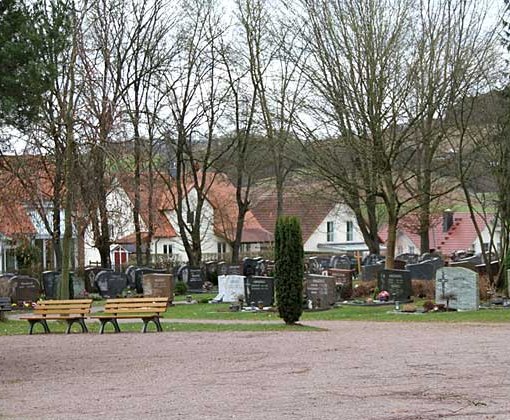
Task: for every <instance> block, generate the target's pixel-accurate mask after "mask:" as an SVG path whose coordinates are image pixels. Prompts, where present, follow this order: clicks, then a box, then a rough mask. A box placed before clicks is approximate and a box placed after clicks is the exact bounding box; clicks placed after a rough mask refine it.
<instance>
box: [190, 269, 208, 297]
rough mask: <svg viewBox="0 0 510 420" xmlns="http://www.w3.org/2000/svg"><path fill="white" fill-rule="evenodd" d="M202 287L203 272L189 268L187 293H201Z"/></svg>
mask: <svg viewBox="0 0 510 420" xmlns="http://www.w3.org/2000/svg"><path fill="white" fill-rule="evenodd" d="M203 285H204V272H203V271H202V270H201V269H200V268H190V270H189V279H188V291H200V292H201V291H202V286H203Z"/></svg>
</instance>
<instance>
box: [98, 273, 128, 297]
mask: <svg viewBox="0 0 510 420" xmlns="http://www.w3.org/2000/svg"><path fill="white" fill-rule="evenodd" d="M96 287H97V288H98V290H99V293H100V294H101V296H103V297H108V298H115V297H117V296H120V295H121V294H122V291H123V290H124V289H125V288H126V287H127V277H126V275H125V274H124V273H116V272H113V271H101V272H100V273H98V274H97V276H96Z"/></svg>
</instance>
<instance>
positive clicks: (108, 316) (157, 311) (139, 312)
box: [90, 297, 168, 334]
mask: <svg viewBox="0 0 510 420" xmlns="http://www.w3.org/2000/svg"><path fill="white" fill-rule="evenodd" d="M167 306H168V298H165V297H162V298H159V297H156V298H124V299H107V300H106V303H105V306H104V314H102V315H94V316H91V317H90V318H93V319H99V320H100V321H101V328H100V330H99V333H100V334H103V333H104V328H105V326H106V324H107V323H108V322H110V323H111V324H112V325H113V328H114V329H115V332H120V327H119V323H118V322H117V320H118V319H134V318H141V319H142V321H143V329H142V332H143V333H145V332H147V326H148V323H149V322H150V321H152V322H154V324H155V325H156V329H157V330H158V332H161V331H163V329H162V328H161V323H160V322H159V318H160V316H161V314H162V313H163V312H165V311H166V308H167Z"/></svg>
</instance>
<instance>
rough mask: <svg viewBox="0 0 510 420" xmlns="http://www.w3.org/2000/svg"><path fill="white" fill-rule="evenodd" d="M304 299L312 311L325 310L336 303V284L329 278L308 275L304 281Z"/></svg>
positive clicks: (333, 279) (332, 278)
mask: <svg viewBox="0 0 510 420" xmlns="http://www.w3.org/2000/svg"><path fill="white" fill-rule="evenodd" d="M305 291H306V299H307V300H310V301H312V307H313V308H314V309H327V308H329V307H331V306H332V305H334V304H335V302H336V282H335V278H334V277H331V276H320V275H316V274H308V275H307V276H306V280H305Z"/></svg>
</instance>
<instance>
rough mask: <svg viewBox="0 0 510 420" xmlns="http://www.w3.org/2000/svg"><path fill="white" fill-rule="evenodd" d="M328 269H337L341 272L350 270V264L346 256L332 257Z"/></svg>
mask: <svg viewBox="0 0 510 420" xmlns="http://www.w3.org/2000/svg"><path fill="white" fill-rule="evenodd" d="M329 266H330V268H339V269H341V270H350V269H351V268H352V262H351V259H350V258H349V256H348V255H334V256H332V257H331V261H330V263H329Z"/></svg>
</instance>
